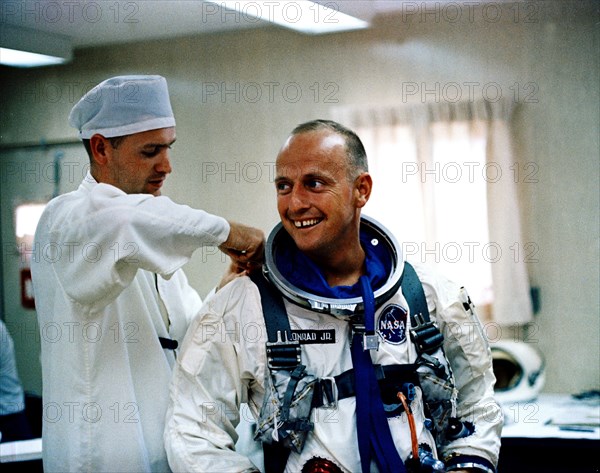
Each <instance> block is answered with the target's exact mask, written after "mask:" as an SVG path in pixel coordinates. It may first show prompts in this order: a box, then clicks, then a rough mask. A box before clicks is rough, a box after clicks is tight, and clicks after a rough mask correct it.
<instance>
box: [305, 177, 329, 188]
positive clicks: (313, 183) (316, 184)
mask: <svg viewBox="0 0 600 473" xmlns="http://www.w3.org/2000/svg"><path fill="white" fill-rule="evenodd" d="M324 185H325V184H324V183H323V181H320V180H318V179H310V180H308V181H306V187H308V188H309V189H314V190H319V189H321V188H322V187H323V186H324Z"/></svg>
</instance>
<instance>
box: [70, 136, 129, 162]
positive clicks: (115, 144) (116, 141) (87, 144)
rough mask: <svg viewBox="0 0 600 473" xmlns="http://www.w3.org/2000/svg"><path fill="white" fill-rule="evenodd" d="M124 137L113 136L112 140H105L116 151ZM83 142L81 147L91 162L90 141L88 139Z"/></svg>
mask: <svg viewBox="0 0 600 473" xmlns="http://www.w3.org/2000/svg"><path fill="white" fill-rule="evenodd" d="M125 136H127V135H124V136H114V137H112V138H106V139H107V140H108V141H109V142H110V145H111V146H112V147H113V148H115V149H117V148H118V147H119V145H120V144H121V142H122V141H123V139H124V138H125ZM81 141H82V142H83V147H84V148H85V151H86V152H87V154H88V156H89V158H90V162H92V161H93V160H92V157H93V156H92V147H91V146H90V140H89V139H83V140H81Z"/></svg>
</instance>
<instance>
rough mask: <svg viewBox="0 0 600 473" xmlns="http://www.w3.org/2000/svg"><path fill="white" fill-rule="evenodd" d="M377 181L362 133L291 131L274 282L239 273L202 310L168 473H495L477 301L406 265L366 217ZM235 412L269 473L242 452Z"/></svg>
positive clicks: (270, 273)
mask: <svg viewBox="0 0 600 473" xmlns="http://www.w3.org/2000/svg"><path fill="white" fill-rule="evenodd" d="M372 185H373V183H372V179H371V176H370V175H369V173H368V168H367V162H366V154H365V151H364V147H363V146H362V143H361V142H360V139H359V138H358V137H357V136H356V135H355V134H354V133H353V132H352V131H350V130H348V129H346V128H345V127H343V126H341V125H339V124H337V123H335V122H331V121H324V120H315V121H312V122H307V123H304V124H301V125H299V126H298V127H296V128H295V129H294V130H293V131H292V133H291V135H290V136H289V138H288V139H287V141H286V142H285V144H284V145H283V147H282V148H281V150H280V152H279V154H278V157H277V162H276V179H275V186H276V191H277V208H278V212H279V215H280V218H281V223H280V224H279V225H278V226H277V227H276V228H275V229H274V230H273V231H272V232H271V235H270V236H269V239H268V241H267V249H266V255H265V261H266V263H265V267H264V271H263V273H264V276H266V278H265V279H264V280H262V279H260V278H261V277H263V274H258V275H256V274H253V275H251V277H247V276H246V275H242V277H238V278H235V279H233V280H232V281H231V282H230V283H229V284H227V285H226V286H225V287H223V288H222V289H221V290H220V291H218V292H217V293H216V294H215V295H214V296H213V297H212V298H210V299H209V300H207V301H206V302H205V305H204V307H203V309H202V310H201V312H200V314H199V316H198V317H196V318H195V320H194V321H193V322H192V323H191V325H190V328H189V329H188V332H187V334H186V337H185V339H184V342H183V346H182V349H181V352H180V354H179V355H178V358H177V361H176V365H175V368H174V372H173V379H172V383H171V392H170V401H169V408H168V412H167V420H166V428H165V445H166V450H167V457H168V460H169V465H170V466H171V468H172V469H173V471H228V472H232V471H236V472H245V471H260V470H261V469H262V468H263V467H264V470H265V471H267V472H269V471H288V472H299V471H302V472H310V471H320V472H359V471H362V472H363V473H365V472H369V471H380V472H391V471H396V472H403V471H411V472H416V471H462V472H466V471H469V472H475V471H482V472H494V471H495V466H496V464H497V460H498V452H499V447H500V431H501V425H502V412H501V410H500V408H499V406H498V404H497V403H496V401H495V400H494V398H493V394H494V391H493V386H494V381H495V378H494V375H493V371H492V358H491V353H490V349H489V346H488V344H487V342H486V339H485V338H484V336H483V334H482V332H481V330H480V325H479V322H478V319H477V317H476V314H475V312H474V308H473V305H472V304H471V302H470V299H469V298H468V295H467V293H466V292H465V290H464V289H463V288H461V287H460V286H459V285H457V284H455V283H453V282H450V281H448V280H446V279H444V278H442V277H440V276H438V275H437V274H435V273H434V272H432V271H431V270H430V269H427V268H424V267H420V266H416V265H415V267H414V268H413V267H412V266H410V267H408V266H405V264H404V261H403V259H402V256H401V254H400V251H399V246H398V244H397V243H396V241H395V239H394V238H393V237H392V236H391V235H390V234H389V232H387V230H386V229H385V228H384V227H383V226H382V225H381V224H379V223H378V222H375V221H374V220H372V219H370V218H368V217H366V216H362V215H361V211H362V209H363V207H364V206H365V204H366V203H367V201H368V200H369V196H370V193H371V189H372ZM407 268H408V269H407ZM411 268H413V270H416V275H418V280H416V281H417V283H418V284H417V286H418V287H422V288H423V291H424V298H422V303H421V305H420V307H419V309H418V310H417V309H415V307H416V306H415V305H414V304H411V302H409V301H408V300H407V292H408V291H409V289H407V287H406V285H405V283H406V280H407V279H408V275H409V273H410V271H409V270H410V269H411ZM411 271H412V270H411ZM413 276H414V274H413ZM419 280H420V283H419V282H418V281H419ZM265 281H266V284H265ZM412 281H415V279H414V277H413V278H412ZM410 292H415V291H413V290H412V289H411V290H410ZM268 294H271V296H273V301H275V302H270V301H268V297H269V296H268ZM282 296H283V297H282ZM411 297H412V296H411ZM278 298H279V299H278ZM277 300H279V301H281V302H280V304H281V306H280V309H281V310H283V312H279V315H276V316H273V315H272V313H276V309H275V308H273V307H272V306H276V305H277V304H278V302H277ZM423 305H425V306H426V307H423ZM284 312H285V314H284ZM412 312H414V313H412ZM417 312H418V314H417ZM426 312H428V317H429V322H427V320H426V319H427V316H425V314H424V313H426ZM269 314H271V315H269ZM281 314H284V315H281ZM286 314H287V317H286ZM417 315H418V316H417ZM273 324H275V325H277V324H279V327H278V328H277V329H276V330H274V329H273ZM286 324H289V326H286ZM281 327H284V328H281ZM419 327H425V328H426V330H425V331H419V330H417V329H419ZM273 332H275V335H273ZM423 333H425V334H426V335H427V336H425V337H424V338H422V337H421V335H422V334H423ZM429 335H432V336H431V337H429ZM433 391H437V392H433ZM241 403H247V404H248V406H249V408H250V411H251V412H252V414H253V416H254V418H255V419H256V433H255V439H256V440H257V442H261V443H262V446H263V447H264V452H265V453H264V465H261V464H260V461H255V462H253V461H251V460H250V458H249V456H247V455H244V454H243V453H242V452H239V451H236V447H235V445H236V441H237V439H238V436H237V432H236V426H238V424H239V422H240V410H239V408H240V404H241ZM282 452H283V453H282ZM252 458H255V457H252ZM442 462H443V463H442Z"/></svg>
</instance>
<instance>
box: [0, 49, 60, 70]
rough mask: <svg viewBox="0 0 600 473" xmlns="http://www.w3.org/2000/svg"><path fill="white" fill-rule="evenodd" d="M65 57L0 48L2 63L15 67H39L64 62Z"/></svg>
mask: <svg viewBox="0 0 600 473" xmlns="http://www.w3.org/2000/svg"><path fill="white" fill-rule="evenodd" d="M65 62H66V59H65V58H62V57H56V56H47V55H45V54H37V53H28V52H27V51H18V50H17V49H8V48H0V64H2V65H4V66H13V67H39V66H52V65H55V64H63V63H65Z"/></svg>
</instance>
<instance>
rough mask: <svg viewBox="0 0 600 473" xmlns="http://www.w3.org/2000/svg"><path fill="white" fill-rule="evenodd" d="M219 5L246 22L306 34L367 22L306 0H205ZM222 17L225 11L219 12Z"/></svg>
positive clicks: (359, 25)
mask: <svg viewBox="0 0 600 473" xmlns="http://www.w3.org/2000/svg"><path fill="white" fill-rule="evenodd" d="M207 1H209V2H210V3H214V4H217V5H219V6H220V7H221V8H226V9H228V10H234V11H236V12H238V13H237V15H238V17H237V18H236V21H239V20H240V18H239V15H241V17H242V18H244V19H245V20H247V21H253V19H256V18H259V19H261V20H264V21H268V22H270V23H275V24H277V25H280V26H284V27H286V28H291V29H293V30H297V31H301V32H303V33H308V34H322V33H333V32H340V31H348V30H357V29H363V28H367V27H368V26H369V23H367V22H366V21H363V20H360V19H358V18H355V17H353V16H350V15H346V14H345V13H342V12H340V11H337V10H334V9H332V8H329V7H326V6H324V5H320V4H318V3H316V2H311V1H308V0H294V1H286V0H280V1H273V0H255V1H230V0H207ZM222 17H223V18H224V19H225V20H226V19H227V14H222Z"/></svg>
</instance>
